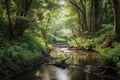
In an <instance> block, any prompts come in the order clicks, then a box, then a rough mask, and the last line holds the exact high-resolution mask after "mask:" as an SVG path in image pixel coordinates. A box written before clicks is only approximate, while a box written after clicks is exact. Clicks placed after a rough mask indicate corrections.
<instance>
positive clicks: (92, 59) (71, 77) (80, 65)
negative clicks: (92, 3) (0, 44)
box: [13, 48, 107, 80]
mask: <svg viewBox="0 0 120 80" xmlns="http://www.w3.org/2000/svg"><path fill="white" fill-rule="evenodd" d="M64 50H66V51H64ZM51 55H52V56H53V57H58V58H60V59H65V58H66V57H70V58H69V59H68V60H67V63H69V64H72V66H69V67H68V68H66V69H62V68H59V67H55V66H52V65H43V66H40V67H39V68H36V69H34V70H32V71H31V72H28V73H25V74H23V75H21V76H19V77H17V78H16V79H13V80H107V79H103V78H100V77H98V76H95V75H93V74H92V73H90V70H91V69H92V66H93V65H96V62H98V56H96V55H94V54H93V53H92V54H91V53H86V54H85V53H84V52H82V53H81V52H79V51H74V50H73V51H69V50H68V49H66V48H64V49H58V48H57V49H55V50H53V51H52V52H51ZM75 64H77V66H76V65H75ZM86 72H87V73H86Z"/></svg>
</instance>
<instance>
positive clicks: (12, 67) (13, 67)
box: [0, 55, 54, 80]
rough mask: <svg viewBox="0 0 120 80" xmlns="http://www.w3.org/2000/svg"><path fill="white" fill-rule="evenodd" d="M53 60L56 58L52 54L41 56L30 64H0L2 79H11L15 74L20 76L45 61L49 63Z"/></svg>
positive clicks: (0, 76)
mask: <svg viewBox="0 0 120 80" xmlns="http://www.w3.org/2000/svg"><path fill="white" fill-rule="evenodd" d="M51 60H54V58H52V57H51V56H50V55H44V56H42V57H40V58H39V60H37V61H35V62H33V63H31V64H29V65H22V66H19V65H17V64H15V63H12V64H9V65H7V64H0V79H2V80H9V79H11V78H13V77H15V76H19V75H20V74H23V73H25V72H28V71H30V70H32V69H34V68H36V67H37V66H40V65H42V64H44V63H47V62H49V61H51Z"/></svg>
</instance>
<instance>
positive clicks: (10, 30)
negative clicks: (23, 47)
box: [5, 0, 13, 38]
mask: <svg viewBox="0 0 120 80" xmlns="http://www.w3.org/2000/svg"><path fill="white" fill-rule="evenodd" d="M5 5H6V10H7V16H8V22H9V27H8V31H9V34H10V37H11V38H12V37H13V31H12V23H11V18H10V8H9V7H10V6H9V0H5Z"/></svg>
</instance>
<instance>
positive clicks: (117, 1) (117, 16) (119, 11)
mask: <svg viewBox="0 0 120 80" xmlns="http://www.w3.org/2000/svg"><path fill="white" fill-rule="evenodd" d="M112 1H113V6H114V10H113V11H114V28H115V40H116V41H117V42H120V0H112Z"/></svg>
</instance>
